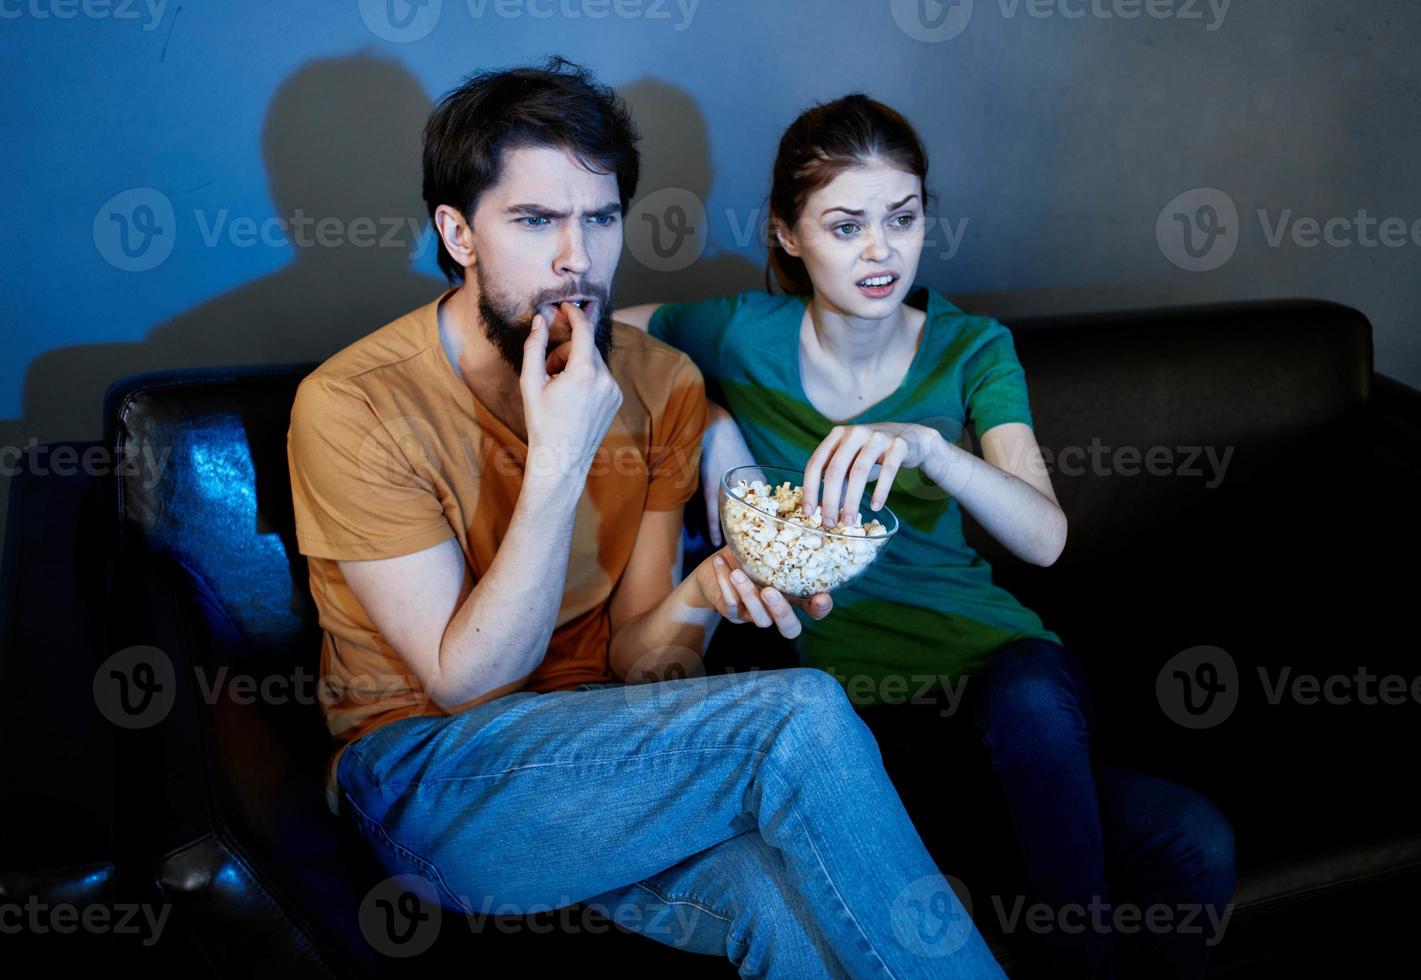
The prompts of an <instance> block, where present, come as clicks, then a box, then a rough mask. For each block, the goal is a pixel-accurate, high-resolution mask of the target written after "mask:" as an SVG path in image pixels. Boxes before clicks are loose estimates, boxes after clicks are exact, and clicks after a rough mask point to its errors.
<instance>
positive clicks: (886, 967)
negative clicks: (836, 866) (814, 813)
mask: <svg viewBox="0 0 1421 980" xmlns="http://www.w3.org/2000/svg"><path fill="white" fill-rule="evenodd" d="M763 764H764V767H765V771H766V772H768V773H770V774H771V775H773V776H774V777H775V779H777V780H779V781H780V783H782V784H783V785H784V786H785V787H786V788H788V786H789V783H788V782H786V781H785V778H784V777H783V776H781V775H780V774H779V772H778V771H777V770H776V769H775V766H774V763H772V762H771V761H770V760H769V758H768V756H767V757H766V758H765V760H764V763H763ZM789 809H790V812H791V813H792V814H794V819H795V820H797V821H798V822H799V826H800V828H801V831H802V832H803V834H804V839H805V840H806V841H808V842H809V847H810V850H812V851H813V852H814V859H815V860H816V861H818V862H819V870H820V871H822V872H823V873H824V878H825V880H827V881H828V882H829V887H830V888H832V889H833V890H834V895H835V896H836V897H837V898H838V899H839V904H840V905H841V906H842V907H843V909H844V911H845V912H846V913H847V914H848V917H849V921H850V922H852V923H853V924H854V927H855V928H856V929H858V931H859V935H860V936H862V937H863V941H864V943H865V944H866V945H867V946H868V948H869V951H870V952H872V953H873V955H874V956H875V957H877V958H878V962H879V964H880V965H881V966H882V967H883V972H884V973H885V974H887V975H888V976H889V977H896V976H897V974H895V973H894V972H893V970H892V968H891V967H889V965H888V963H887V961H886V960H884V958H883V954H881V953H880V952H879V951H878V950H877V948H875V947H874V945H873V940H872V939H870V938H869V935H868V933H867V932H866V931H865V930H864V927H863V926H862V925H860V924H859V920H858V919H857V918H855V917H854V913H853V910H852V909H850V908H849V903H848V902H846V901H844V897H843V895H842V894H840V892H839V886H838V885H836V884H835V883H834V876H833V875H831V874H830V873H829V869H828V868H827V867H825V866H824V858H823V857H821V856H820V853H819V846H818V845H817V844H815V843H814V837H813V835H812V834H810V832H809V824H808V823H807V822H806V821H805V819H804V817H803V816H801V815H800V813H799V810H798V809H796V808H795V806H794V804H793V803H791V804H789Z"/></svg>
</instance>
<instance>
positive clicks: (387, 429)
mask: <svg viewBox="0 0 1421 980" xmlns="http://www.w3.org/2000/svg"><path fill="white" fill-rule="evenodd" d="M453 291H454V290H453V289H450V290H447V291H445V292H444V293H443V294H442V295H441V296H440V297H439V298H438V299H436V300H434V301H433V302H431V303H429V304H427V305H425V306H422V307H420V308H419V309H417V310H414V311H412V312H410V313H407V314H406V315H404V316H402V317H400V318H399V319H397V320H395V321H393V322H391V323H388V324H386V325H385V326H383V327H381V328H380V329H379V330H376V331H374V332H373V333H371V334H368V335H366V336H365V337H362V338H361V339H360V340H358V341H356V342H355V343H353V344H351V345H350V346H348V347H346V348H344V349H343V350H341V351H339V352H338V353H336V354H335V355H333V356H332V357H330V358H329V359H328V360H326V361H325V362H324V363H322V364H321V365H320V367H318V368H316V370H315V371H313V372H311V374H310V375H308V376H307V377H306V378H304V379H303V380H302V381H301V384H300V386H299V387H298V388H297V391H296V399H295V402H294V404H293V406H292V409H291V427H290V429H289V430H288V431H287V438H286V454H287V463H288V465H289V467H290V470H291V493H292V498H293V502H294V504H295V512H296V540H297V543H298V547H299V549H300V551H301V553H302V554H303V555H305V556H306V557H307V559H308V567H309V570H310V584H311V594H312V597H313V598H314V600H315V603H316V609H317V612H318V613H319V616H320V624H321V628H322V629H323V630H324V631H325V636H324V638H323V641H322V647H321V671H320V673H321V684H320V699H319V700H320V703H321V710H322V712H323V714H324V715H325V719H326V725H327V727H329V729H330V732H331V735H332V736H333V737H334V739H335V741H336V743H337V747H336V750H335V751H334V752H333V754H332V756H331V758H330V761H329V763H328V765H327V769H326V774H325V791H326V802H327V804H328V805H329V806H330V808H331V812H333V813H339V791H338V787H337V784H336V766H337V765H338V764H339V761H340V754H341V752H342V751H344V749H345V747H346V746H347V745H349V744H350V743H351V742H353V741H355V740H356V739H357V738H360V737H361V736H363V735H367V734H369V733H370V732H371V731H374V730H375V729H376V728H379V727H380V726H381V725H385V724H388V723H389V722H392V721H396V720H398V719H401V718H407V717H411V716H415V715H444V714H446V713H447V712H445V711H444V710H443V709H441V708H440V707H439V706H438V705H437V704H435V703H434V701H433V700H432V699H431V698H429V696H428V695H427V694H426V693H425V691H424V690H423V688H422V687H421V685H420V683H419V680H418V678H417V677H415V675H414V673H413V672H412V671H410V670H409V669H408V668H407V667H406V666H405V664H404V662H403V661H402V660H401V659H400V657H399V655H398V654H397V653H396V652H395V651H394V649H393V648H392V647H391V646H390V645H389V644H388V643H387V642H386V641H385V639H384V638H383V637H382V636H381V635H380V633H379V631H377V630H376V629H375V627H374V625H373V624H372V623H371V621H370V619H369V617H368V616H367V615H366V614H365V611H364V609H363V608H362V607H361V605H360V603H359V602H358V601H357V600H356V598H355V595H354V593H352V592H351V591H350V588H349V586H348V585H347V584H346V582H345V579H344V577H343V576H342V575H341V571H340V567H339V565H338V564H337V561H338V560H348V561H350V560H362V559H371V558H390V557H394V556H396V555H405V554H410V553H412V552H415V551H419V550H422V549H424V548H428V547H430V546H432V545H435V544H438V543H439V542H441V541H444V540H446V539H448V538H450V537H453V538H455V539H457V541H458V544H459V548H460V550H461V551H463V553H464V559H465V561H466V562H467V566H468V569H469V573H470V574H471V575H472V576H473V578H474V581H475V582H477V580H478V578H479V576H481V575H483V574H484V573H485V571H486V570H487V569H488V567H489V565H490V564H491V563H492V562H493V558H494V555H495V553H496V552H497V551H498V547H499V544H500V542H502V540H503V537H504V535H505V534H506V533H507V531H508V525H509V521H510V520H511V518H512V516H513V509H514V505H515V504H516V503H517V501H518V495H519V491H520V489H521V488H522V485H523V469H524V465H525V464H526V461H527V454H528V447H527V445H526V444H525V443H524V442H523V441H522V440H520V439H519V438H518V437H517V436H516V435H514V434H513V433H512V432H511V431H509V429H508V428H507V427H506V426H505V425H504V424H503V423H501V422H500V421H499V420H498V419H497V418H496V417H495V416H494V415H493V414H491V413H490V412H489V411H488V409H487V408H485V407H484V406H483V405H482V404H481V403H480V402H479V401H478V399H477V398H476V397H475V396H474V394H473V393H472V392H471V391H470V390H469V388H468V387H467V386H466V385H465V384H464V382H463V381H462V380H461V379H460V377H459V375H458V374H457V373H455V370H454V366H453V364H451V363H450V361H449V358H448V355H447V354H446V352H445V350H444V345H443V344H442V343H441V341H440V337H439V321H438V306H439V303H440V302H441V301H442V300H443V299H444V298H445V297H447V296H448V295H449V294H450V293H452V292H453ZM613 329H614V349H613V352H612V356H611V361H610V363H609V365H608V367H609V368H610V370H611V372H612V376H613V377H614V378H615V379H616V380H617V383H618V384H619V385H620V386H621V389H622V404H621V407H620V408H619V409H618V410H617V414H616V417H615V418H614V419H613V420H612V423H611V426H610V428H609V429H608V431H607V435H606V437H605V438H604V439H603V441H602V445H601V446H600V447H599V449H598V450H597V454H596V457H595V458H594V461H593V463H592V467H591V471H590V473H589V475H588V478H587V485H586V488H585V490H584V492H583V494H582V497H581V499H580V501H579V503H578V507H577V516H576V519H575V523H574V528H573V539H572V548H571V554H570V555H569V558H568V569H567V579H566V583H565V585H564V587H563V596H562V605H561V607H560V609H559V610H558V616H557V622H556V624H555V628H554V630H553V634H552V638H551V640H550V641H549V643H548V651H547V654H546V656H545V657H544V659H543V661H542V663H541V664H540V665H539V666H538V667H537V669H536V670H534V671H533V673H532V674H530V675H528V677H527V678H525V683H524V685H523V688H522V689H524V690H533V691H556V690H566V689H570V688H573V687H576V686H577V685H578V684H585V683H589V682H594V681H602V682H606V681H613V680H615V678H614V677H613V676H612V673H611V670H610V667H609V666H608V660H607V646H608V641H609V638H610V629H609V624H608V613H607V602H608V599H609V598H610V596H611V594H612V589H613V587H614V586H615V585H616V584H617V581H618V579H620V578H621V575H622V572H623V571H624V570H625V568H626V564H627V561H628V559H629V558H630V556H631V552H632V546H633V544H634V543H635V541H636V533H637V530H638V528H639V527H640V525H641V520H642V515H643V513H644V512H645V511H649V510H673V509H675V508H678V507H680V506H681V505H682V504H684V503H685V502H686V500H687V499H688V498H689V497H690V496H691V494H692V493H694V492H695V489H696V485H697V480H698V473H699V464H700V444H701V435H702V433H703V432H704V430H705V426H706V399H705V388H704V384H703V383H702V380H701V374H700V371H699V370H698V369H697V368H696V366H695V364H693V363H692V362H691V360H690V359H689V358H688V357H686V355H684V354H682V353H681V352H680V351H677V350H675V349H674V348H672V347H668V346H667V345H666V344H664V343H662V342H661V341H659V340H656V339H655V338H653V337H650V336H648V335H647V334H646V333H644V332H642V331H640V330H637V329H636V328H634V327H630V326H627V325H625V324H620V323H618V324H614V328H613Z"/></svg>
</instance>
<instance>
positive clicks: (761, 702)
mask: <svg viewBox="0 0 1421 980" xmlns="http://www.w3.org/2000/svg"><path fill="white" fill-rule="evenodd" d="M337 778H338V780H339V782H340V787H341V790H342V794H343V802H344V805H345V806H346V807H347V812H348V813H350V814H351V817H352V819H353V820H354V822H355V825H356V828H357V830H358V831H359V833H360V834H361V836H362V837H363V838H364V839H365V840H366V841H367V842H368V843H369V844H370V845H371V846H372V847H373V848H374V850H375V852H376V854H377V856H378V857H379V859H380V862H381V864H382V866H383V867H384V868H385V870H387V871H388V872H389V873H390V874H392V875H409V876H415V877H417V878H418V879H421V880H423V881H427V882H428V883H429V886H428V887H429V890H430V893H431V894H432V895H433V896H435V898H436V899H437V901H438V902H439V903H440V904H442V905H443V906H444V907H446V908H449V909H452V910H455V911H461V912H463V913H464V914H466V915H469V916H480V915H486V914H492V915H513V914H531V913H535V912H541V911H546V910H549V909H557V908H562V907H564V906H567V905H571V904H573V903H579V902H580V903H587V904H591V905H593V906H597V907H599V910H605V911H606V913H607V915H608V917H609V918H611V919H612V920H613V921H615V922H617V923H618V924H619V925H622V926H624V927H626V928H628V929H630V930H632V931H636V932H640V933H642V934H643V935H646V936H648V937H649V938H652V939H655V940H657V941H659V942H662V943H665V944H667V945H671V946H677V947H680V948H683V949H687V950H691V951H694V952H699V953H707V954H714V955H720V956H726V957H728V958H729V959H730V960H731V961H733V962H734V963H735V964H736V965H737V967H738V968H739V970H740V973H741V975H742V976H757V977H758V976H763V977H776V978H780V977H783V978H794V980H800V978H810V977H846V976H847V977H900V978H905V980H906V978H917V977H945V978H953V977H963V978H966V977H994V976H995V977H1000V976H1002V975H1003V974H1002V972H1001V969H1000V968H999V967H998V966H997V963H996V960H995V958H994V957H993V956H992V954H991V952H990V951H989V950H988V948H987V946H986V943H985V942H984V941H983V940H982V938H981V936H980V935H979V934H978V932H977V931H976V929H975V927H974V926H973V925H972V921H971V918H970V916H968V915H967V914H966V911H965V910H964V908H963V907H962V905H961V904H959V903H958V901H957V898H956V896H955V895H954V894H953V892H952V890H951V888H950V887H949V885H948V882H947V881H946V879H945V878H944V877H943V876H942V875H941V873H940V872H939V871H938V869H937V867H936V865H934V864H933V861H932V858H931V857H930V856H929V854H928V852H927V850H926V848H925V847H924V846H923V843H922V840H921V839H920V838H919V837H918V835H917V832H916V831H915V830H914V828H913V824H912V822H911V820H910V819H909V817H908V814H907V812H906V811H905V810H904V808H903V804H902V801H901V800H900V799H899V797H898V794H897V793H896V791H895V790H894V788H893V785H892V783H891V782H890V781H889V779H888V776H887V774H886V773H885V772H884V770H883V763H882V758H881V756H880V755H879V752H878V747H877V745H876V743H875V742H874V739H873V736H872V734H871V733H870V732H869V730H868V729H867V727H865V726H864V724H863V722H862V721H861V720H860V719H859V718H858V716H857V715H856V714H855V713H854V711H853V708H852V706H851V705H850V704H849V701H848V698H847V696H846V695H845V693H844V691H843V689H842V688H841V687H839V685H838V683H837V682H836V681H835V680H834V679H833V678H832V677H831V676H830V675H829V674H827V673H824V672H822V671H819V670H813V669H805V668H794V669H789V670H775V671H762V672H755V673H744V674H732V675H719V676H709V677H699V678H696V677H692V678H686V679H681V680H674V681H667V682H664V683H660V684H647V685H633V686H623V685H620V684H608V685H582V686H581V687H580V688H578V689H577V690H574V691H560V692H552V693H546V694H537V693H533V692H528V691H520V692H517V693H514V694H509V695H505V696H504V697H501V698H497V699H495V700H493V701H489V702H486V703H484V704H481V705H477V706H475V707H473V708H471V709H469V710H467V711H464V712H461V713H459V714H456V715H452V716H444V717H436V718H407V719H403V720H401V721H397V722H392V723H390V724H387V725H385V726H383V727H381V728H378V729H376V730H375V731H373V732H371V733H370V734H368V735H366V736H364V737H362V738H360V739H359V740H357V741H356V742H355V743H353V744H352V745H351V747H350V748H349V749H348V750H347V751H346V753H345V754H344V756H343V757H342V759H341V764H340V768H339V770H338V774H337ZM471 921H473V920H472V919H471Z"/></svg>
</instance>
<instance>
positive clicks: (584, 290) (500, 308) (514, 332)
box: [474, 264, 613, 374]
mask: <svg viewBox="0 0 1421 980" xmlns="http://www.w3.org/2000/svg"><path fill="white" fill-rule="evenodd" d="M474 275H475V278H476V279H477V280H478V284H479V319H480V320H482V321H483V324H484V335H485V336H487V337H488V339H489V343H491V344H493V346H494V348H495V349H496V350H497V351H498V353H499V354H500V355H501V356H502V357H503V359H504V360H505V361H507V362H508V364H509V366H511V367H512V368H513V372H514V373H515V374H522V373H523V345H524V344H526V343H527V342H528V335H529V334H530V333H532V332H533V317H534V316H536V315H537V314H536V311H537V309H538V307H540V306H542V305H544V304H545V303H555V302H557V301H558V300H560V299H566V298H567V297H569V296H590V297H593V298H594V299H596V300H597V320H596V322H595V323H593V325H592V326H593V329H594V335H595V339H596V342H597V351H598V353H600V354H601V355H602V360H604V361H607V362H608V363H610V362H611V357H612V350H613V343H612V304H611V297H610V295H609V292H608V290H607V287H605V286H598V285H595V284H593V283H590V282H588V281H587V280H585V279H584V280H579V281H578V282H576V283H573V284H572V286H570V287H568V288H565V289H558V290H551V289H545V290H543V291H541V292H539V293H537V294H535V295H534V296H533V299H532V302H530V303H529V304H528V309H529V310H531V311H533V312H529V313H527V314H526V315H523V314H522V313H521V310H519V309H518V308H516V307H514V306H513V304H512V303H510V302H508V301H507V300H506V299H505V298H504V297H502V296H497V297H495V295H494V294H493V292H492V291H491V290H490V289H489V283H488V281H487V280H485V279H484V274H483V265H482V264H476V265H475V266H474ZM548 327H549V328H550V329H551V327H552V323H551V322H550V323H548ZM552 346H553V345H552V341H551V339H550V340H549V349H550V350H551V349H552Z"/></svg>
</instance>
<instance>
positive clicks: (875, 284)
mask: <svg viewBox="0 0 1421 980" xmlns="http://www.w3.org/2000/svg"><path fill="white" fill-rule="evenodd" d="M896 285H898V275H897V273H893V272H886V273H884V274H883V275H881V276H869V277H868V278H867V279H860V280H859V281H858V287H859V292H861V293H863V294H864V295H865V296H867V297H869V298H870V299H884V298H886V297H888V296H892V295H893V287H894V286H896Z"/></svg>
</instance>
